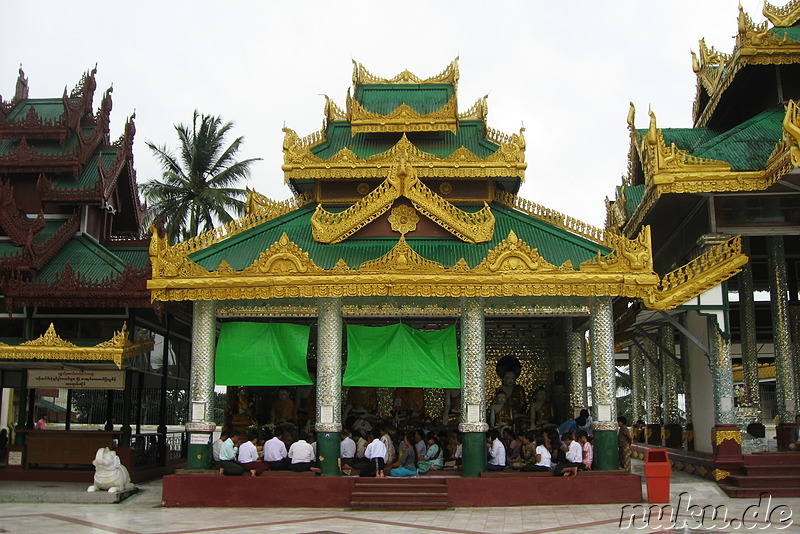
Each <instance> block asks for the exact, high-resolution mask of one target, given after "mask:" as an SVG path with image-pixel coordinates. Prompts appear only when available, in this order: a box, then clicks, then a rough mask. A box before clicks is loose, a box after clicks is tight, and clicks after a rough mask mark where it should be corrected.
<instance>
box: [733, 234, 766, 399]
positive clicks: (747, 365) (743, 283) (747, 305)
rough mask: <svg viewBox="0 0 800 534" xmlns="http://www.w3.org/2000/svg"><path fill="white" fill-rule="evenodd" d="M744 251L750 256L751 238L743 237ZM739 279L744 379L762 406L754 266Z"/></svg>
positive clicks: (750, 392)
mask: <svg viewBox="0 0 800 534" xmlns="http://www.w3.org/2000/svg"><path fill="white" fill-rule="evenodd" d="M742 252H743V253H744V254H747V255H748V256H750V238H747V237H746V238H743V239H742ZM738 281H739V325H740V328H741V339H742V341H741V346H742V379H743V380H742V381H743V382H744V387H745V391H746V392H747V401H748V403H750V404H754V405H756V406H759V409H760V406H761V391H760V389H761V388H760V387H759V384H758V345H757V343H756V306H755V302H754V299H753V266H752V264H751V263H750V262H747V264H746V265H745V266H744V267H742V271H741V272H740V273H739V276H738Z"/></svg>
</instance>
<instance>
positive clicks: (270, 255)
mask: <svg viewBox="0 0 800 534" xmlns="http://www.w3.org/2000/svg"><path fill="white" fill-rule="evenodd" d="M223 264H224V265H223ZM320 271H322V268H320V267H318V266H317V264H316V263H314V260H312V259H311V258H309V257H308V253H307V252H305V251H303V249H302V248H300V246H298V245H297V244H296V243H295V242H294V241H292V240H290V239H289V236H288V235H286V232H284V233H283V234H282V235H281V237H280V239H278V241H276V242H275V243H273V244H272V245H271V246H270V247H269V248H268V249H267V250H265V251H264V252H262V253H261V254H260V255H259V256H258V258H257V259H256V260H255V261H254V262H253V263H252V264H251V265H250V266H249V267H247V268H246V269H244V270H242V274H243V275H245V276H247V275H263V274H280V275H286V274H292V273H301V274H302V273H315V272H320ZM217 272H219V273H220V274H222V275H223V276H228V275H232V274H234V273H235V271H232V270H231V269H230V266H229V265H227V263H225V262H223V263H222V264H220V266H219V268H218V269H217Z"/></svg>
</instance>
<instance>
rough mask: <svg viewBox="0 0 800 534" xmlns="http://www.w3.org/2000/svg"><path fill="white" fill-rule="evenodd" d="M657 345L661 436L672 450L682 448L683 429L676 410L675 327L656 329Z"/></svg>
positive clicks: (666, 445) (676, 364)
mask: <svg viewBox="0 0 800 534" xmlns="http://www.w3.org/2000/svg"><path fill="white" fill-rule="evenodd" d="M658 343H659V345H661V347H660V352H661V358H660V359H661V362H662V363H661V365H662V375H661V384H662V386H663V396H664V427H663V428H662V430H661V435H662V436H663V437H664V446H665V447H670V448H674V449H680V448H682V447H683V427H682V426H681V424H680V411H679V410H678V378H679V368H678V362H677V361H675V327H673V326H672V325H671V324H665V325H661V326H660V327H659V329H658Z"/></svg>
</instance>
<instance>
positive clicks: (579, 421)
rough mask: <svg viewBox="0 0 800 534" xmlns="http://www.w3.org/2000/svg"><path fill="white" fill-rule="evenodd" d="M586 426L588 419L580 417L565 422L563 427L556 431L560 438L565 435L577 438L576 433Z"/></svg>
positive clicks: (562, 424)
mask: <svg viewBox="0 0 800 534" xmlns="http://www.w3.org/2000/svg"><path fill="white" fill-rule="evenodd" d="M585 426H586V419H585V418H584V417H583V416H582V415H579V416H578V417H576V418H575V419H570V420H569V421H564V422H563V423H561V425H560V426H559V427H558V428H557V429H556V432H557V433H558V435H559V436H561V435H563V434H571V435H572V436H573V438H574V437H575V432H577V431H578V429H579V428H582V427H585Z"/></svg>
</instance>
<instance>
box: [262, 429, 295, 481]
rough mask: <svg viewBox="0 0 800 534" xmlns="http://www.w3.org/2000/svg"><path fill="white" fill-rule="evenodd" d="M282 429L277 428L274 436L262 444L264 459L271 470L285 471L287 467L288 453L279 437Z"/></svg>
mask: <svg viewBox="0 0 800 534" xmlns="http://www.w3.org/2000/svg"><path fill="white" fill-rule="evenodd" d="M282 437H283V430H282V429H281V428H277V429H276V430H275V436H274V437H273V438H272V439H269V440H267V442H266V443H265V444H264V461H265V462H267V465H269V468H270V469H271V470H272V471H285V470H287V469H289V453H288V452H287V451H286V444H285V443H284V442H283V440H282V439H281V438H282Z"/></svg>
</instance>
